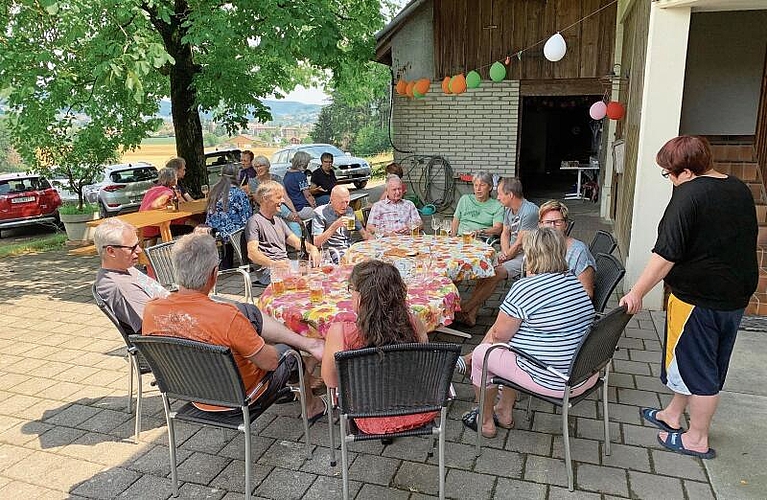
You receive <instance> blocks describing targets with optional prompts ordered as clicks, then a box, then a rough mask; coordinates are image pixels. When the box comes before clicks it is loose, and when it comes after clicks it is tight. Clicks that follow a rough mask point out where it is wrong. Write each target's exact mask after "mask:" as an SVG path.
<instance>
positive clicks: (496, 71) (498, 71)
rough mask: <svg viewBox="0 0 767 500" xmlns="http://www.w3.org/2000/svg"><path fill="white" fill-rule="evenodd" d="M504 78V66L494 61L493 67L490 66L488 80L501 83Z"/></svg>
mask: <svg viewBox="0 0 767 500" xmlns="http://www.w3.org/2000/svg"><path fill="white" fill-rule="evenodd" d="M504 78H506V66H504V65H503V64H501V63H500V62H498V61H495V62H494V63H493V65H492V66H490V79H491V80H492V81H494V82H500V81H503V79H504Z"/></svg>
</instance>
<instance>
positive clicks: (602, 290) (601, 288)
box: [591, 253, 626, 313]
mask: <svg viewBox="0 0 767 500" xmlns="http://www.w3.org/2000/svg"><path fill="white" fill-rule="evenodd" d="M596 263H597V269H596V272H595V273H594V296H593V297H592V299H591V301H592V303H593V304H594V310H595V311H596V312H597V313H602V312H604V310H605V307H606V306H607V301H608V300H609V299H610V295H612V293H613V291H614V290H615V287H617V286H618V283H620V281H621V280H622V279H623V275H625V274H626V269H624V267H623V264H621V262H620V261H619V260H618V259H617V258H615V257H613V256H612V255H609V254H606V253H599V254H596Z"/></svg>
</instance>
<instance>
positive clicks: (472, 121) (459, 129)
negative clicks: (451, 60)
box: [392, 80, 520, 176]
mask: <svg viewBox="0 0 767 500" xmlns="http://www.w3.org/2000/svg"><path fill="white" fill-rule="evenodd" d="M519 102H520V97H519V81H515V80H506V81H503V82H499V83H494V82H491V81H489V80H488V81H483V82H482V84H481V85H480V87H479V88H476V89H469V90H467V91H466V92H465V93H463V94H460V95H447V94H445V93H443V92H442V87H441V82H433V83H432V85H431V87H430V90H429V92H428V93H427V94H426V96H425V97H424V98H423V99H409V98H407V97H403V96H399V95H396V94H395V97H394V103H393V108H394V110H393V122H392V138H393V141H394V145H395V147H396V148H397V149H399V150H402V151H396V150H395V152H394V157H395V161H398V162H403V160H405V161H404V165H403V166H407V165H408V163H409V162H407V157H408V156H410V155H413V154H415V155H441V156H444V157H445V158H446V159H447V160H448V161H449V162H450V165H451V167H452V169H453V172H454V173H455V174H456V175H458V174H464V173H465V174H470V173H474V172H477V171H479V170H487V171H489V172H491V173H497V174H499V175H506V176H508V175H515V174H516V171H517V169H516V158H517V130H518V128H517V127H518V125H517V122H518V120H519Z"/></svg>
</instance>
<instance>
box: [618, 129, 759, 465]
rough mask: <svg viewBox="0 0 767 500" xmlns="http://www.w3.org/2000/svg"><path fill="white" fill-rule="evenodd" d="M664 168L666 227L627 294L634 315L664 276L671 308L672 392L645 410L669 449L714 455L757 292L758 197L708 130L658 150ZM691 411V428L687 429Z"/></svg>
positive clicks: (666, 370) (668, 362)
mask: <svg viewBox="0 0 767 500" xmlns="http://www.w3.org/2000/svg"><path fill="white" fill-rule="evenodd" d="M656 162H657V164H658V165H659V166H660V168H661V169H662V171H661V175H662V176H663V177H666V178H668V179H669V180H670V181H671V182H672V183H673V184H674V190H673V193H672V195H671V200H670V201H669V203H668V206H667V207H666V211H665V213H664V214H663V218H662V219H661V221H660V224H659V225H658V239H657V241H656V243H655V247H654V248H653V250H652V252H653V254H652V256H651V257H650V261H649V262H648V264H647V266H646V267H645V269H644V271H643V272H642V274H641V276H640V277H639V279H638V280H637V282H636V284H635V285H634V287H633V288H632V289H631V290H630V291H629V292H628V293H627V294H626V295H625V296H624V297H623V298H621V300H620V303H621V305H625V306H627V308H628V311H629V312H630V313H636V312H638V311H639V310H640V309H641V308H642V297H644V296H645V295H646V294H647V292H649V291H650V290H651V289H652V288H653V287H654V286H655V285H656V284H657V283H658V282H660V281H661V280H664V279H665V282H666V284H667V285H668V286H669V287H670V288H671V295H670V296H669V299H668V304H667V310H666V331H665V348H664V352H663V363H662V366H661V381H663V383H664V384H666V385H667V386H668V387H669V388H670V389H671V390H672V391H673V392H674V397H673V398H672V400H671V402H670V403H669V404H668V406H666V407H665V408H663V409H655V408H643V409H642V410H641V413H642V417H643V418H644V419H645V420H647V421H648V422H650V423H652V424H653V425H655V426H657V427H658V428H659V429H661V430H662V431H663V432H660V433H659V434H658V441H659V442H660V443H661V444H662V445H663V446H664V447H666V448H668V449H670V450H672V451H675V452H677V453H682V454H685V455H692V456H696V457H700V458H714V457H715V456H716V452H715V451H714V450H713V449H712V448H710V447H709V443H708V434H709V426H710V424H711V418H712V417H713V415H714V412H715V411H716V407H717V404H718V402H719V391H720V390H721V389H722V387H723V386H724V380H725V376H726V375H727V367H728V365H729V362H730V356H731V354H732V349H733V346H734V345H735V335H736V334H737V331H738V327H739V325H740V319H741V317H742V316H743V311H744V309H745V307H746V306H747V305H748V301H749V298H750V297H751V295H752V294H753V293H754V291H755V290H756V285H757V282H758V279H759V269H758V264H757V261H756V236H757V222H756V209H755V207H754V198H753V196H752V195H751V191H750V190H749V189H748V187H747V186H746V185H745V184H743V182H741V181H740V180H738V179H736V178H735V177H732V176H728V175H725V174H722V173H720V172H717V171H716V170H714V168H713V166H712V163H711V148H710V146H709V144H708V141H707V140H706V139H704V138H702V137H693V136H680V137H675V138H674V139H671V140H670V141H668V142H667V143H666V144H665V145H664V146H663V147H662V148H661V150H660V151H659V152H658V155H657V157H656ZM686 408H687V409H689V413H690V428H689V429H688V430H687V431H686V432H685V431H683V429H682V428H681V426H680V424H681V421H682V414H683V413H684V411H685V409H686Z"/></svg>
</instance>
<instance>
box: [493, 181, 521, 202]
mask: <svg viewBox="0 0 767 500" xmlns="http://www.w3.org/2000/svg"><path fill="white" fill-rule="evenodd" d="M498 189H500V190H501V191H503V193H504V194H513V195H514V196H516V197H517V198H522V181H520V180H519V179H517V178H516V177H504V178H502V179H500V180H499V181H498Z"/></svg>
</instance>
